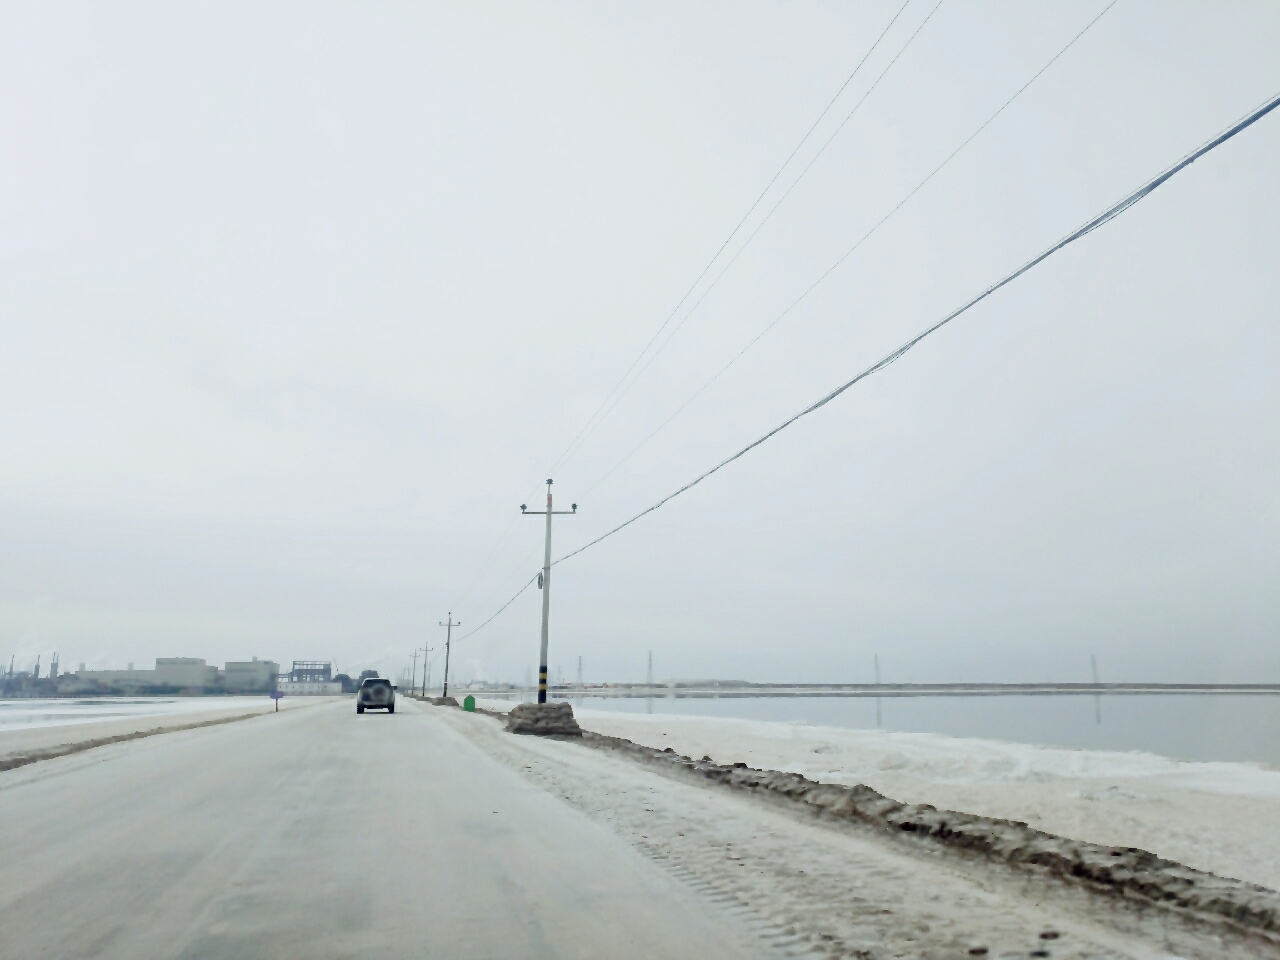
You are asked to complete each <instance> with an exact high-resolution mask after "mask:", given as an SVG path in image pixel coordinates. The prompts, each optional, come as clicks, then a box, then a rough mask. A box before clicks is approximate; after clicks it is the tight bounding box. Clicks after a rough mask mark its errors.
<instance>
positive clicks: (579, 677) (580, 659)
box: [578, 654, 582, 686]
mask: <svg viewBox="0 0 1280 960" xmlns="http://www.w3.org/2000/svg"><path fill="white" fill-rule="evenodd" d="M578 686H582V654H578Z"/></svg>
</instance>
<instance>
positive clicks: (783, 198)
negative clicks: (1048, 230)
mask: <svg viewBox="0 0 1280 960" xmlns="http://www.w3.org/2000/svg"><path fill="white" fill-rule="evenodd" d="M944 2H945V0H938V2H937V3H936V4H935V5H934V7H933V9H932V10H930V11H929V14H928V16H926V17H925V18H924V19H923V20H922V21H920V24H919V25H918V26H917V27H916V29H915V30H914V31H913V32H912V34H911V36H909V37H908V38H907V41H906V43H904V44H903V45H902V46H901V47H900V48H899V49H898V52H897V53H896V54H894V56H893V59H892V60H890V61H889V64H888V66H886V67H885V68H884V69H883V70H882V71H881V72H880V75H879V76H878V77H876V79H875V80H874V81H873V82H872V84H871V86H870V87H868V88H867V90H866V92H865V93H863V95H862V97H861V99H859V100H858V102H857V103H856V104H854V106H853V109H852V110H850V111H849V112H848V113H847V114H846V115H845V118H844V119H843V120H841V121H840V124H839V126H837V127H836V129H835V130H834V131H832V133H831V136H829V137H828V138H827V139H826V141H825V142H824V143H823V144H822V146H821V147H819V148H818V152H817V153H815V154H814V155H813V156H812V157H811V158H810V159H809V162H808V163H807V164H805V167H804V169H803V170H801V171H800V175H799V176H797V177H796V178H795V180H793V181H792V183H791V186H789V187H787V190H786V192H785V193H784V194H783V195H782V196H781V197H779V198H778V201H777V202H776V203H775V204H774V205H773V207H771V208H770V210H769V212H768V213H766V214H765V215H764V217H763V218H762V219H761V221H760V222H759V223H758V224H756V227H755V229H754V230H752V231H751V235H750V236H749V237H747V239H746V242H745V243H743V244H742V246H741V247H739V248H738V251H737V252H736V253H735V254H734V255H733V257H732V258H731V259H730V260H729V262H728V263H727V264H725V266H724V269H723V270H721V271H720V273H719V274H718V275H717V276H716V278H715V279H714V280H713V281H711V283H710V284H709V285H708V286H707V288H706V289H705V290H704V291H703V292H702V294H701V296H699V297H698V299H697V301H696V302H695V303H694V304H693V306H692V307H690V309H689V311H688V313H686V314H685V315H684V317H683V318H682V319H681V320H680V322H679V323H677V324H676V325H675V327H674V328H672V330H671V333H669V334H668V335H667V338H666V339H665V340H663V341H662V343H661V344H659V345H658V349H657V350H655V351H653V353H651V354H650V355H649V357H648V359H647V360H645V362H644V366H642V367H641V368H640V370H639V371H638V372H637V373H636V375H635V376H634V377H633V378H632V379H631V382H630V383H628V384H627V385H626V386H625V387H624V388H623V390H622V392H621V393H619V394H618V396H617V398H616V399H615V400H614V401H613V403H611V404H610V405H609V409H607V410H605V411H604V414H603V416H601V417H600V419H599V420H597V421H596V422H595V423H594V424H593V425H591V429H589V430H586V429H585V428H584V431H585V432H584V433H579V436H580V437H582V441H583V442H586V439H587V437H589V436H591V434H592V433H594V432H595V428H596V427H598V426H599V425H600V424H601V423H603V422H604V421H605V419H606V418H607V417H608V416H609V414H610V413H612V412H613V410H614V408H615V407H617V405H618V404H619V403H621V402H622V398H623V397H624V396H626V395H627V392H628V391H629V390H630V389H631V388H632V387H633V386H635V385H636V382H637V381H638V380H639V379H640V378H641V377H642V376H644V372H645V371H646V370H648V369H649V367H650V365H651V364H652V363H653V361H654V360H655V359H656V358H657V356H658V354H660V353H661V352H662V351H663V350H664V349H665V348H666V346H667V344H669V343H670V342H671V341H672V339H674V338H675V335H676V334H677V333H679V332H680V329H681V328H682V327H683V326H684V325H685V323H686V322H688V320H689V318H690V317H692V316H693V314H694V312H695V311H697V309H698V307H700V306H702V301H704V300H705V299H706V298H707V295H708V294H710V293H711V291H712V290H714V289H715V286H716V284H718V283H719V282H720V280H721V278H722V277H723V276H724V275H725V274H726V273H728V272H729V270H730V268H732V267H733V265H734V264H735V263H736V262H737V261H738V257H740V256H741V255H742V253H743V251H745V250H746V249H747V247H748V246H750V244H751V241H752V240H754V239H755V238H756V234H758V233H759V232H760V230H761V228H762V227H763V226H764V225H765V224H766V223H768V222H769V218H770V217H772V216H773V214H774V211H776V210H777V209H778V208H779V207H780V206H782V204H783V203H784V202H785V201H786V199H787V198H788V197H789V196H791V192H792V191H793V190H794V189H795V188H796V186H797V185H798V184H799V183H800V181H801V180H803V179H804V177H805V174H807V173H808V172H809V168H810V167H812V166H813V165H814V163H815V162H816V161H817V159H818V158H819V157H820V156H822V154H823V152H824V151H825V150H826V149H827V147H828V146H830V145H831V142H832V141H833V140H834V139H835V138H836V136H837V135H838V134H839V133H840V131H841V130H843V129H844V126H845V124H846V123H848V122H849V120H850V119H851V118H852V117H853V115H854V114H855V113H857V112H858V109H859V108H860V107H861V106H862V105H863V104H864V103H865V102H866V101H867V98H868V97H870V96H871V94H872V92H873V91H874V90H875V89H876V87H877V86H878V85H879V84H880V81H881V80H883V79H884V78H885V75H886V74H888V72H889V71H890V70H891V69H892V68H893V65H894V64H895V63H897V62H898V59H899V58H900V57H901V56H902V55H903V54H904V53H905V52H906V50H907V47H909V46H911V44H912V42H913V41H914V40H915V39H916V37H917V36H919V35H920V31H921V30H923V29H924V28H925V25H926V24H927V23H928V22H929V21H930V20H931V19H933V15H934V14H935V13H937V12H938V8H939V7H941V6H942V4H943V3H944ZM901 12H902V11H899V13H901ZM895 19H896V18H895ZM887 29H888V28H886V30H887ZM881 36H883V34H881ZM878 42H879V41H877V43H878ZM869 55H870V51H868V56H869ZM865 60H866V58H865V57H864V58H863V61H864V62H865ZM859 66H861V64H859ZM850 79H852V78H850ZM842 89H843V88H842ZM824 112H825V111H824ZM806 136H807V134H806ZM797 149H799V148H797ZM792 156H794V152H793V154H792ZM779 173H781V171H779ZM774 179H775V180H776V179H777V177H776V176H775V177H774ZM762 196H763V195H762ZM756 202H757V203H759V201H758V200H757V201H756ZM753 208H754V205H753ZM744 219H745V218H744ZM739 226H741V224H739ZM734 232H735V233H736V232H737V230H736V229H735V231H734ZM727 242H728V241H726V243H727ZM723 249H724V248H723V247H721V250H723ZM716 256H719V253H717V254H716ZM712 262H713V263H714V260H713V261H712ZM710 266H711V264H707V267H708V269H709V268H710ZM705 273H706V271H705V270H704V271H703V274H704V275H705ZM699 279H701V278H699ZM695 286H696V284H695ZM690 292H692V290H690ZM685 297H686V298H687V297H688V294H685ZM681 302H683V301H681ZM676 309H677V310H678V309H679V307H677V308H676ZM674 315H675V314H674V313H673V314H672V316H674ZM670 320H671V318H670V317H668V318H667V322H668V323H669V322H670ZM666 325H667V324H666V323H663V325H662V327H663V328H665V327H666ZM661 332H662V328H659V330H658V333H661ZM654 339H657V334H655V335H654ZM652 342H653V341H650V345H652ZM648 349H649V348H648V346H646V347H645V350H648ZM641 356H643V351H642V352H641ZM639 360H640V357H637V358H636V361H637V362H639ZM631 366H632V368H634V367H635V363H633V364H632V365H631ZM629 372H630V371H629V370H628V373H629ZM623 379H624V380H625V379H626V378H625V376H624V377H623ZM614 389H615V390H616V389H617V387H615V388H614ZM607 402H608V398H606V403H607ZM566 455H567V451H566ZM564 458H565V456H564V455H562V456H561V459H560V461H557V466H558V465H559V463H560V462H562V461H563V460H564Z"/></svg>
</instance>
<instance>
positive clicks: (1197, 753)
mask: <svg viewBox="0 0 1280 960" xmlns="http://www.w3.org/2000/svg"><path fill="white" fill-rule="evenodd" d="M572 702H573V703H574V705H575V706H577V705H581V706H582V707H585V708H590V709H595V710H613V711H618V712H623V713H645V712H649V713H674V714H684V715H697V716H706V717H741V718H744V719H748V720H781V721H799V722H803V723H813V724H819V725H822V726H828V727H854V728H861V729H872V730H874V729H875V728H876V727H877V726H880V727H882V728H883V729H885V730H903V731H909V732H914V733H942V734H947V735H949V736H954V737H979V738H982V739H986V740H1011V741H1014V742H1016V743H1033V744H1041V745H1044V746H1055V747H1075V748H1079V749H1085V750H1143V751H1148V752H1150V753H1156V754H1160V755H1162V756H1166V757H1173V758H1176V759H1179V760H1231V761H1241V760H1252V761H1256V762H1260V763H1265V764H1268V765H1270V766H1274V767H1280V696H1277V695H1273V694H1253V695H1244V694H1240V695H1236V694H1161V695H1158V696H1153V695H1145V696H1138V695H1128V694H1117V695H1112V696H1103V697H1096V698H1095V697H1093V696H1090V695H1084V696H1080V695H1060V696H1000V697H956V696H945V697H882V698H880V701H879V704H878V705H877V702H876V698H874V697H752V698H720V699H712V698H706V699H702V698H696V699H695V698H689V699H683V698H682V699H676V698H654V699H653V700H643V699H637V700H624V699H612V698H608V697H583V698H576V699H574V700H573V701H572ZM877 710H878V711H879V722H878V723H877Z"/></svg>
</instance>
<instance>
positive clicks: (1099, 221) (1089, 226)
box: [553, 94, 1280, 566]
mask: <svg viewBox="0 0 1280 960" xmlns="http://www.w3.org/2000/svg"><path fill="white" fill-rule="evenodd" d="M1278 106H1280V94H1277V95H1276V96H1274V97H1272V98H1271V99H1269V100H1267V101H1266V102H1265V103H1264V104H1262V106H1260V107H1258V108H1257V109H1255V110H1253V111H1251V112H1250V113H1249V114H1247V115H1246V116H1245V117H1243V118H1242V119H1240V120H1238V121H1236V122H1235V123H1234V124H1232V125H1231V126H1230V127H1228V128H1227V129H1226V130H1224V131H1223V132H1222V133H1220V134H1218V135H1217V136H1216V137H1214V138H1213V139H1212V140H1209V141H1208V142H1207V143H1205V144H1203V145H1202V146H1200V147H1197V148H1196V149H1195V150H1193V151H1192V152H1191V153H1189V154H1187V155H1186V156H1185V157H1183V158H1182V159H1181V160H1179V161H1178V162H1177V163H1175V164H1174V165H1173V166H1171V167H1169V168H1168V169H1166V170H1164V171H1163V172H1161V173H1159V174H1157V175H1156V176H1155V177H1153V178H1152V179H1150V180H1148V181H1147V182H1146V183H1144V184H1143V185H1142V186H1140V187H1139V188H1138V189H1137V190H1134V191H1133V192H1132V193H1130V194H1128V195H1127V196H1125V197H1123V198H1122V199H1120V200H1118V201H1117V202H1115V203H1113V204H1112V205H1111V206H1109V207H1107V208H1106V209H1105V210H1103V211H1102V212H1101V213H1100V214H1098V215H1097V216H1095V217H1093V218H1092V219H1090V220H1088V221H1086V222H1085V223H1084V224H1082V225H1081V226H1079V227H1077V228H1076V229H1075V230H1073V231H1071V233H1069V234H1067V235H1066V236H1065V237H1063V238H1062V239H1061V240H1059V241H1058V242H1057V243H1054V244H1053V245H1051V246H1049V247H1047V248H1046V249H1044V250H1043V251H1041V252H1040V253H1038V254H1036V255H1035V256H1034V257H1032V258H1031V259H1030V260H1028V261H1027V262H1026V263H1024V264H1023V265H1022V266H1020V267H1018V268H1017V269H1016V270H1014V271H1013V272H1012V273H1010V274H1008V275H1006V276H1005V277H1003V278H1001V279H1000V280H997V281H996V282H995V283H993V284H991V286H989V287H987V288H986V289H985V290H983V291H982V292H981V293H979V294H977V295H976V296H975V297H973V298H972V299H970V300H968V301H967V302H966V303H964V304H963V305H962V306H960V307H959V308H957V309H955V310H953V311H952V312H951V313H949V314H947V315H946V316H945V317H943V318H942V319H941V320H939V321H937V322H936V323H934V324H933V325H932V326H929V327H926V328H925V329H924V330H922V331H921V332H920V333H918V334H916V335H915V336H914V337H912V338H911V339H910V340H908V341H907V342H906V343H904V344H902V346H900V347H898V348H897V349H896V350H893V351H892V352H890V353H888V354H886V355H885V356H883V357H881V358H880V359H879V360H877V361H876V362H875V363H873V364H872V365H871V366H869V367H867V368H866V369H865V370H863V371H862V372H861V373H859V374H858V375H857V376H855V377H853V379H851V380H848V381H846V382H845V383H843V384H841V385H840V386H838V387H836V389H834V390H832V391H831V392H830V393H828V394H826V396H824V397H822V398H821V399H819V400H818V401H817V402H815V403H812V404H810V405H809V406H807V407H805V408H804V409H803V410H801V411H800V412H799V413H797V414H795V415H793V416H791V417H788V418H787V419H786V420H784V421H783V422H782V423H780V424H778V426H776V427H774V428H773V429H772V430H770V431H769V432H768V433H766V434H764V435H763V436H761V437H759V438H757V439H755V440H753V441H752V442H751V443H749V444H747V445H746V446H745V447H743V448H742V449H741V450H739V451H738V452H737V453H735V454H733V455H732V456H730V457H728V458H726V459H725V460H722V461H720V463H718V464H716V465H715V466H714V467H712V468H711V469H710V470H707V471H706V472H705V473H702V474H700V475H699V476H697V477H695V478H694V479H693V480H691V481H689V482H688V483H686V484H685V485H684V486H682V487H680V488H679V489H678V490H675V491H674V492H672V493H669V494H667V495H666V496H665V497H663V498H662V499H661V500H659V501H658V502H657V503H655V504H654V505H653V506H651V507H648V508H646V509H644V510H641V511H640V512H639V513H637V514H636V515H635V516H634V517H632V518H631V519H630V520H626V521H624V522H623V523H620V524H618V525H617V526H616V527H614V528H613V529H612V530H610V531H609V532H608V533H605V534H603V535H602V536H599V537H596V538H595V539H594V540H592V541H590V542H589V543H587V544H585V545H583V546H581V547H579V548H578V549H577V550H574V551H572V552H570V553H567V554H565V555H564V556H563V557H561V558H560V559H559V560H556V561H555V563H557V564H558V563H562V562H564V561H565V560H568V559H569V558H570V557H575V556H577V555H578V554H580V553H582V552H583V551H584V550H588V549H590V548H591V547H594V546H595V545H596V544H598V543H600V542H601V541H603V540H607V539H608V538H609V537H611V536H613V535H614V534H615V533H618V532H619V531H621V530H624V529H626V528H627V527H629V526H631V524H633V523H635V522H636V521H637V520H639V519H640V518H641V517H645V516H647V515H649V514H650V513H653V512H654V511H655V510H657V509H658V508H659V507H661V506H662V505H663V504H665V503H668V502H669V501H671V500H673V499H675V498H676V497H678V496H680V494H682V493H685V492H686V491H688V490H691V489H692V488H694V487H696V486H697V485H698V484H700V483H701V482H702V481H703V480H705V479H707V477H709V476H711V475H712V474H714V473H717V472H718V471H720V470H722V469H724V468H725V467H727V466H728V465H729V464H731V463H733V462H734V461H735V460H737V459H739V458H740V457H742V456H745V455H746V454H747V453H749V452H750V451H752V450H754V449H755V448H756V447H758V446H760V445H761V444H762V443H764V442H765V441H767V440H769V439H771V438H772V437H774V436H776V435H777V434H779V433H781V432H782V431H783V430H785V429H786V428H787V427H789V426H791V425H792V424H793V423H795V422H796V421H797V420H799V419H801V418H802V417H806V416H808V415H809V414H811V413H813V412H814V411H816V410H819V409H821V408H822V407H825V406H826V405H827V404H828V403H830V402H831V401H832V400H834V399H835V398H836V397H838V396H840V394H842V393H844V392H845V391H846V390H848V389H849V388H850V387H852V386H853V385H854V384H856V383H858V382H859V381H861V380H865V379H866V378H867V377H870V376H871V375H873V374H875V373H879V372H880V371H881V370H883V369H885V368H886V367H888V366H889V365H890V364H891V363H893V362H894V361H895V360H897V359H898V358H899V357H901V356H903V355H904V354H905V353H907V352H908V351H909V350H911V349H912V348H913V347H914V346H916V344H918V343H920V341H922V340H924V339H925V338H926V337H928V336H930V335H931V334H933V333H936V332H937V331H938V330H940V329H942V328H943V327H944V326H946V325H947V324H948V323H950V322H951V321H952V320H954V319H956V318H957V317H959V316H960V315H961V314H963V313H965V312H967V311H968V310H970V309H971V308H973V307H975V306H976V305H977V304H979V303H981V302H982V301H983V300H985V299H986V298H987V297H989V296H991V295H992V294H993V293H995V292H996V291H997V290H999V289H1001V288H1002V287H1005V286H1007V285H1008V284H1010V283H1012V282H1013V281H1014V280H1016V279H1018V277H1020V276H1022V275H1023V274H1024V273H1026V272H1027V271H1028V270H1030V269H1032V268H1033V267H1035V266H1036V265H1038V264H1040V263H1042V262H1043V261H1045V260H1047V259H1048V258H1049V257H1051V256H1053V255H1054V254H1055V253H1057V252H1058V251H1059V250H1061V249H1063V248H1064V247H1066V246H1067V245H1068V244H1071V243H1074V242H1075V241H1076V240H1079V239H1080V238H1081V237H1083V236H1086V235H1087V234H1090V233H1092V232H1093V231H1094V230H1097V229H1098V228H1099V227H1101V226H1102V225H1103V224H1105V223H1108V222H1109V221H1111V220H1113V219H1115V218H1116V217H1118V216H1120V214H1122V213H1124V212H1125V211H1126V210H1128V209H1129V208H1130V207H1132V206H1133V205H1134V204H1135V203H1137V202H1138V201H1140V200H1142V199H1143V198H1145V197H1147V196H1150V195H1151V193H1153V192H1154V191H1155V190H1156V189H1157V188H1159V186H1160V185H1161V184H1163V183H1164V182H1165V181H1166V180H1168V179H1170V178H1171V177H1173V176H1174V175H1175V174H1177V173H1179V172H1180V171H1182V170H1184V169H1186V168H1187V167H1189V166H1190V165H1191V164H1193V163H1195V162H1196V161H1197V160H1199V159H1200V158H1201V157H1203V156H1204V155H1205V154H1207V153H1209V152H1210V151H1211V150H1214V149H1215V148H1217V147H1219V146H1221V145H1222V144H1224V143H1226V142H1227V141H1228V140H1230V139H1231V138H1232V137H1234V136H1235V135H1236V134H1238V133H1240V132H1241V131H1243V130H1245V129H1246V128H1248V127H1249V126H1251V125H1253V124H1254V123H1256V122H1257V121H1258V120H1260V119H1262V118H1263V117H1265V116H1266V115H1267V114H1268V113H1270V112H1271V111H1272V110H1274V109H1276V107H1278ZM553 566H554V564H553Z"/></svg>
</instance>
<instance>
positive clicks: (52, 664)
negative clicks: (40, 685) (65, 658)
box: [49, 653, 58, 680]
mask: <svg viewBox="0 0 1280 960" xmlns="http://www.w3.org/2000/svg"><path fill="white" fill-rule="evenodd" d="M49 679H50V680H57V679H58V654H57V653H54V655H53V656H52V657H51V658H50V660H49Z"/></svg>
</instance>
